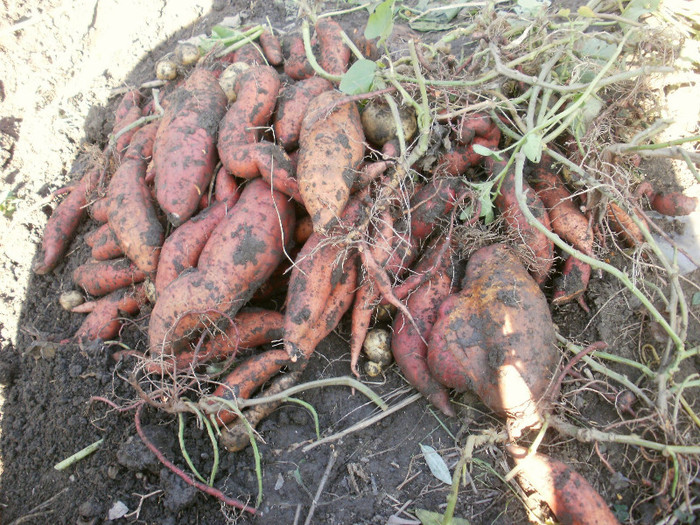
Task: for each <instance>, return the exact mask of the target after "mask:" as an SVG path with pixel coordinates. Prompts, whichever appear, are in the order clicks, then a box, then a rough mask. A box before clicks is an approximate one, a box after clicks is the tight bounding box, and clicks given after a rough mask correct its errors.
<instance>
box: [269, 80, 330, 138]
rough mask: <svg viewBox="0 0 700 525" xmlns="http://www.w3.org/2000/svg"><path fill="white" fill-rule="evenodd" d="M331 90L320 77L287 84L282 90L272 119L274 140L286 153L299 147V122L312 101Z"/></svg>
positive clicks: (326, 81) (327, 83)
mask: <svg viewBox="0 0 700 525" xmlns="http://www.w3.org/2000/svg"><path fill="white" fill-rule="evenodd" d="M332 88H333V85H332V84H331V83H330V82H329V81H328V80H326V79H325V78H321V77H311V78H308V79H305V80H300V81H299V82H294V83H290V84H287V85H286V86H284V87H283V88H282V90H281V91H280V94H279V99H278V101H277V109H276V111H275V118H274V130H275V140H276V141H277V143H278V144H279V145H281V146H282V147H283V148H284V149H286V150H287V151H291V150H293V149H295V148H296V147H297V146H298V145H299V132H300V131H301V122H302V120H303V119H304V115H305V114H306V110H307V108H308V107H309V103H310V102H311V100H312V99H314V98H315V97H317V96H318V95H320V94H321V93H323V92H324V91H329V90H330V89H332Z"/></svg>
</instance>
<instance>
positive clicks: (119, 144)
mask: <svg viewBox="0 0 700 525" xmlns="http://www.w3.org/2000/svg"><path fill="white" fill-rule="evenodd" d="M139 104H141V93H140V92H139V90H138V89H132V90H131V91H127V92H126V93H125V94H124V96H123V97H122V99H121V101H120V102H119V106H117V112H116V114H115V116H114V133H115V134H119V136H118V137H117V139H116V140H115V142H114V152H115V155H116V156H117V158H118V159H120V160H121V159H122V158H123V156H124V153H126V149H127V148H128V147H129V144H130V143H131V138H132V137H133V136H134V133H136V131H137V129H138V128H132V129H128V130H127V128H128V127H129V126H130V125H132V124H133V123H134V122H136V121H137V120H138V119H140V118H141V108H140V107H139Z"/></svg>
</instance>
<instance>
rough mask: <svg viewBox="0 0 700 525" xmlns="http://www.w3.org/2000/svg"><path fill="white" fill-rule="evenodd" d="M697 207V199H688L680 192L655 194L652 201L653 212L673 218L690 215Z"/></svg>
mask: <svg viewBox="0 0 700 525" xmlns="http://www.w3.org/2000/svg"><path fill="white" fill-rule="evenodd" d="M697 207H698V198H697V197H688V196H687V195H683V194H682V193H680V192H669V193H655V194H654V196H653V197H652V199H651V209H652V210H654V211H656V212H659V213H660V214H662V215H669V216H671V217H677V216H680V215H690V214H691V213H693V212H694V211H695V210H696V209H697Z"/></svg>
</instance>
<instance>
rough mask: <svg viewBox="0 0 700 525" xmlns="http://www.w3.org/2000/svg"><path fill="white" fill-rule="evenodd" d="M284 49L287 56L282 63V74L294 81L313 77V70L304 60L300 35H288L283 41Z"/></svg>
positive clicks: (305, 59) (304, 52) (304, 53)
mask: <svg viewBox="0 0 700 525" xmlns="http://www.w3.org/2000/svg"><path fill="white" fill-rule="evenodd" d="M284 48H285V49H286V53H285V54H286V55H287V57H286V59H285V61H284V72H285V73H286V74H287V75H288V76H289V77H290V78H293V79H294V80H303V79H305V78H311V77H312V76H313V75H314V68H313V67H312V66H311V64H310V63H309V61H308V60H307V58H306V51H305V50H304V40H303V39H302V37H301V35H300V34H298V33H294V34H292V35H290V36H289V37H288V38H287V39H286V41H285V45H284Z"/></svg>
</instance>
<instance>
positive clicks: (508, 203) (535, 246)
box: [486, 157, 554, 285]
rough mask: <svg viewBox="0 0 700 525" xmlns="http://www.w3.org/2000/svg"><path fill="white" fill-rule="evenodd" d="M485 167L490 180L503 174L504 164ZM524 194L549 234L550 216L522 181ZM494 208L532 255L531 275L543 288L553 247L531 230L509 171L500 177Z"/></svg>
mask: <svg viewBox="0 0 700 525" xmlns="http://www.w3.org/2000/svg"><path fill="white" fill-rule="evenodd" d="M486 166H487V169H488V171H489V173H490V174H491V176H495V175H497V174H498V173H500V172H501V171H502V170H503V168H504V167H505V166H506V163H505V162H498V161H494V160H493V159H491V158H490V157H489V158H488V159H487V160H486ZM523 193H525V201H526V205H527V207H528V208H529V209H530V211H531V212H532V214H533V215H534V216H535V218H536V219H537V220H538V221H539V222H540V223H542V224H543V225H544V227H545V228H547V229H550V230H551V225H550V221H549V215H548V214H547V210H546V208H545V207H544V204H543V203H542V200H541V199H540V198H539V197H538V196H537V194H536V193H535V192H534V191H533V189H532V188H530V187H529V186H528V185H527V183H526V182H525V181H523ZM495 204H496V207H497V208H498V210H499V211H500V212H501V215H502V217H503V218H504V219H505V222H506V224H507V225H508V227H509V228H510V229H511V231H513V233H515V234H516V235H518V236H519V237H520V240H521V242H522V244H524V245H525V246H526V247H527V248H528V249H529V250H530V251H531V252H532V255H533V256H534V263H533V265H532V268H531V273H532V275H533V277H534V278H535V281H537V283H538V284H540V285H542V284H544V282H545V281H546V280H547V278H548V277H549V271H550V270H551V268H552V264H553V262H554V243H552V241H550V240H549V239H548V238H547V237H546V236H545V235H544V234H543V233H542V232H540V231H539V230H537V229H535V227H534V226H530V224H528V222H527V219H526V218H525V216H524V215H523V213H522V211H521V210H520V205H519V204H518V200H517V198H516V195H515V172H514V171H513V168H512V167H511V168H509V169H508V171H507V172H506V173H505V175H504V176H503V180H502V182H501V186H500V191H499V193H498V195H497V196H496V199H495Z"/></svg>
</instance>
